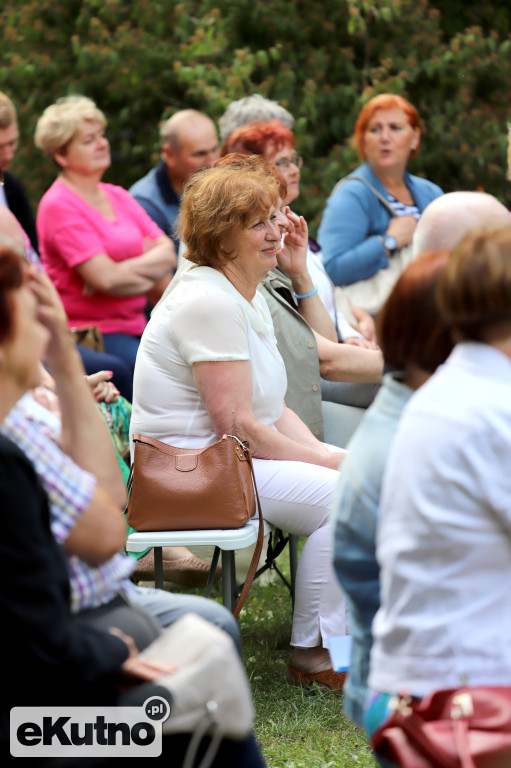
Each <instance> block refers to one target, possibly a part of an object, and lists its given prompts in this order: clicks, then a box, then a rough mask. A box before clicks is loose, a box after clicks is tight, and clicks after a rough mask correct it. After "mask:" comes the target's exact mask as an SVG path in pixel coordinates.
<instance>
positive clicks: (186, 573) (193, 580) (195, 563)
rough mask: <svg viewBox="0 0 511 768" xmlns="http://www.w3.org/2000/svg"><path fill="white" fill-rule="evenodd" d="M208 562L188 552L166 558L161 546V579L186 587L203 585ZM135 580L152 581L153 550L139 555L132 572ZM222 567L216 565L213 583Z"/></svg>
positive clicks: (219, 575) (206, 574)
mask: <svg viewBox="0 0 511 768" xmlns="http://www.w3.org/2000/svg"><path fill="white" fill-rule="evenodd" d="M209 568H210V565H209V563H206V562H205V561H204V560H201V559H200V558H198V557H196V556H195V555H193V554H190V556H189V557H183V558H181V559H180V560H166V559H165V548H163V580H164V581H170V582H172V583H173V584H181V585H182V586H186V587H205V586H206V583H207V581H208V574H209ZM133 575H134V577H135V579H136V580H137V581H154V550H152V549H151V551H150V552H148V553H147V554H146V555H144V556H143V557H141V558H140V559H139V561H138V563H137V567H136V569H135V572H134V574H133ZM221 575H222V569H221V568H220V566H217V569H216V572H215V580H214V583H215V584H216V582H217V581H218V580H219V579H220V577H221Z"/></svg>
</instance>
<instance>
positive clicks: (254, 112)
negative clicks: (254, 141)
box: [218, 93, 295, 144]
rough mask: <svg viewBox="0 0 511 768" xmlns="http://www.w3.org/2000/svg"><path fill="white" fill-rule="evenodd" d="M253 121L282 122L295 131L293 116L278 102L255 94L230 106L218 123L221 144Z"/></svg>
mask: <svg viewBox="0 0 511 768" xmlns="http://www.w3.org/2000/svg"><path fill="white" fill-rule="evenodd" d="M252 120H259V121H260V122H269V121H271V120H280V121H281V122H282V123H284V125H285V126H287V127H288V128H289V129H290V130H293V126H294V124H295V119H294V117H293V115H292V114H291V113H290V112H288V111H287V109H284V107H281V106H280V104H279V103H278V102H277V101H271V100H270V99H266V98H265V97H264V96H261V95H260V94H259V93H253V94H252V95H251V96H245V97H244V98H243V99H238V101H233V102H231V103H230V104H229V106H228V107H227V109H226V110H225V112H224V114H223V115H222V117H221V118H220V120H219V121H218V128H219V132H220V142H221V143H222V144H223V143H224V142H225V140H226V138H227V137H228V136H229V134H231V133H232V132H233V131H234V130H235V128H239V127H240V126H241V125H246V124H247V123H250V122H251V121H252Z"/></svg>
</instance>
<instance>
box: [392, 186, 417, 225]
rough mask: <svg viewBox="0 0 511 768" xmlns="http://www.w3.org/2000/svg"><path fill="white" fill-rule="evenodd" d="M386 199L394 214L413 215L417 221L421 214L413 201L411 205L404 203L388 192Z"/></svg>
mask: <svg viewBox="0 0 511 768" xmlns="http://www.w3.org/2000/svg"><path fill="white" fill-rule="evenodd" d="M387 200H388V201H389V204H390V207H391V208H392V209H393V210H394V212H395V214H396V216H415V218H416V219H417V221H419V219H420V217H421V215H420V211H419V209H418V208H417V206H416V205H415V203H413V205H406V204H405V203H402V202H401V201H400V200H396V198H395V197H393V196H392V195H391V194H389V193H388V192H387Z"/></svg>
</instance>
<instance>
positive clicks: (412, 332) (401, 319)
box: [377, 251, 453, 373]
mask: <svg viewBox="0 0 511 768" xmlns="http://www.w3.org/2000/svg"><path fill="white" fill-rule="evenodd" d="M449 257H450V251H425V252H424V253H422V254H421V255H420V256H418V257H417V258H416V259H415V260H414V261H412V263H411V264H410V265H409V266H408V267H407V268H406V269H405V271H404V272H403V274H402V275H401V276H400V277H399V279H398V281H397V282H396V284H395V286H394V288H393V289H392V291H391V293H390V295H389V297H388V299H387V301H386V302H385V304H384V305H383V307H382V309H381V310H380V313H379V315H378V319H377V336H378V342H379V344H380V347H381V350H382V353H383V359H384V360H385V363H386V364H387V365H390V366H391V367H392V368H398V369H401V370H404V368H405V367H406V365H407V364H413V365H416V366H418V367H419V368H422V369H423V370H425V371H428V372H429V373H434V371H436V369H437V368H438V366H439V365H440V364H441V363H443V362H444V361H445V360H446V359H447V357H448V355H449V354H450V352H451V350H452V347H453V341H452V337H451V332H450V329H449V327H448V326H447V325H446V323H445V322H444V320H443V317H442V315H441V314H440V312H439V310H438V307H437V303H436V293H437V288H438V283H439V281H440V278H441V276H442V273H443V271H444V270H445V268H446V265H447V264H448V262H449Z"/></svg>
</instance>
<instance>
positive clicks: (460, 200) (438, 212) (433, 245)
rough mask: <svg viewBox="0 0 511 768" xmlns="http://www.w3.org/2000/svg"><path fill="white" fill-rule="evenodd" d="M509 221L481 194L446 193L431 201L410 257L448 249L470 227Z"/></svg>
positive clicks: (491, 199)
mask: <svg viewBox="0 0 511 768" xmlns="http://www.w3.org/2000/svg"><path fill="white" fill-rule="evenodd" d="M499 220H500V221H502V220H507V221H509V211H508V210H507V208H505V206H503V205H502V203H499V201H498V200H497V199H496V198H495V197H493V196H492V195H487V194H486V193H484V192H449V193H447V194H446V195H442V196H441V197H437V198H436V200H433V202H432V203H430V204H429V205H428V206H427V208H426V209H425V211H424V213H423V214H422V216H421V219H420V221H419V223H418V224H417V229H416V230H415V234H414V236H413V252H414V256H418V254H419V253H423V252H424V251H441V250H452V249H453V248H454V247H455V246H456V245H457V244H458V243H459V242H460V240H461V239H462V238H463V237H464V236H465V235H466V233H467V232H469V231H470V230H471V229H473V228H474V227H480V226H485V225H486V224H491V223H492V222H494V221H499Z"/></svg>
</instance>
